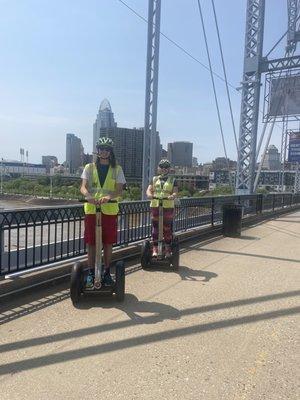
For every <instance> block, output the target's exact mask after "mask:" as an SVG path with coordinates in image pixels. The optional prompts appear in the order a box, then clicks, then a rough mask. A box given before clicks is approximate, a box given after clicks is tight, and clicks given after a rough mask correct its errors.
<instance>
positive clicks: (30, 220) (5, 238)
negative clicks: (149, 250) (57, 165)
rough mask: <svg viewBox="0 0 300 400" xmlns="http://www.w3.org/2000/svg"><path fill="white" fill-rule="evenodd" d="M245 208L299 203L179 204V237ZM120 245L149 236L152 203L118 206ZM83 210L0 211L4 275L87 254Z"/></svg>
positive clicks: (254, 198)
mask: <svg viewBox="0 0 300 400" xmlns="http://www.w3.org/2000/svg"><path fill="white" fill-rule="evenodd" d="M228 203H235V204H241V205H243V215H244V217H245V216H247V215H248V216H249V215H256V214H260V213H264V212H268V211H274V210H278V209H281V208H291V207H293V206H294V205H297V204H300V195H298V194H287V193H285V194H271V195H249V196H220V197H204V198H187V199H181V200H180V204H179V205H178V206H176V213H175V223H174V229H175V231H176V232H179V231H186V230H188V229H193V228H198V227H201V226H208V225H211V226H214V225H218V224H221V223H222V206H223V205H224V204H228ZM118 218H119V221H118V222H119V224H118V225H119V228H118V240H117V243H116V246H127V245H128V244H130V243H133V242H137V241H140V240H143V239H145V238H147V237H149V236H150V235H151V221H150V208H149V202H148V201H136V202H123V203H121V204H120V213H119V217H118ZM83 232H84V213H83V207H82V205H74V206H68V207H51V208H48V207H44V208H39V209H36V208H34V209H33V208H30V209H26V210H13V211H11V210H10V211H2V212H0V276H3V275H6V274H10V273H14V272H19V271H23V270H30V269H32V268H34V267H38V266H43V265H46V264H53V263H55V262H57V261H63V260H66V259H71V258H74V257H77V256H82V255H84V254H85V253H86V248H85V244H84V241H83Z"/></svg>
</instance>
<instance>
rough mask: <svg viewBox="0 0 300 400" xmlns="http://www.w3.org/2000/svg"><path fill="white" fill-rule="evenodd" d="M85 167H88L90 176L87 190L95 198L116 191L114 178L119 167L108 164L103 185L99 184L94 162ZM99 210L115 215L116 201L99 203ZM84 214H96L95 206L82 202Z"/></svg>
mask: <svg viewBox="0 0 300 400" xmlns="http://www.w3.org/2000/svg"><path fill="white" fill-rule="evenodd" d="M85 168H88V169H89V173H90V178H89V181H88V188H89V192H90V193H91V195H92V196H93V197H94V198H95V199H100V198H101V197H104V196H107V195H113V194H114V193H115V191H116V178H117V174H118V172H119V170H120V169H121V167H120V166H119V165H117V166H116V167H115V168H112V167H111V166H109V168H108V172H107V175H106V178H105V182H104V184H103V186H101V184H100V180H99V176H98V171H97V167H96V164H95V163H91V164H87V165H86V167H85ZM101 211H102V212H103V214H107V215H117V214H118V212H119V205H118V203H105V204H101ZM84 213H85V214H96V206H95V205H94V204H90V203H84Z"/></svg>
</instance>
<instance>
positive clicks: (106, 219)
mask: <svg viewBox="0 0 300 400" xmlns="http://www.w3.org/2000/svg"><path fill="white" fill-rule="evenodd" d="M84 228H85V229H84V242H85V243H86V244H90V245H92V246H94V245H95V241H96V240H95V238H96V235H95V228H96V214H87V215H86V216H85V218H84ZM116 241H117V215H106V214H102V242H103V244H114V243H116Z"/></svg>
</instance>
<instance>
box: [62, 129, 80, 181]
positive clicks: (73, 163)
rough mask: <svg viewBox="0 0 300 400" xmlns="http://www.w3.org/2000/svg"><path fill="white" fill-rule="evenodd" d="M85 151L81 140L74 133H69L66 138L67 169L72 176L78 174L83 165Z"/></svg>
mask: <svg viewBox="0 0 300 400" xmlns="http://www.w3.org/2000/svg"><path fill="white" fill-rule="evenodd" d="M83 154H84V149H83V146H82V143H81V139H80V138H78V137H77V136H75V135H74V134H73V133H67V138H66V167H67V168H68V169H69V172H70V174H76V172H77V170H78V168H79V167H81V166H82V165H83Z"/></svg>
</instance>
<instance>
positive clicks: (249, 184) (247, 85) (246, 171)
mask: <svg viewBox="0 0 300 400" xmlns="http://www.w3.org/2000/svg"><path fill="white" fill-rule="evenodd" d="M264 13H265V0H248V1H247V15H246V34H245V51H244V72H243V82H242V105H241V119H240V131H239V151H238V164H237V179H236V194H250V193H252V192H253V184H254V176H255V161H256V141H257V125H258V113H259V96H260V86H261V72H260V63H261V59H262V47H263V34H264Z"/></svg>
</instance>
